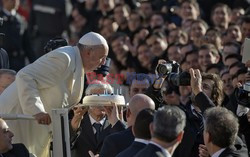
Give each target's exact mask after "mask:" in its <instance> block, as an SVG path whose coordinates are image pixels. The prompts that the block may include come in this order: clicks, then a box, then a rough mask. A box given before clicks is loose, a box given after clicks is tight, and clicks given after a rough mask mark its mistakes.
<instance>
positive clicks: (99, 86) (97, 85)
mask: <svg viewBox="0 0 250 157" xmlns="http://www.w3.org/2000/svg"><path fill="white" fill-rule="evenodd" d="M94 89H96V90H98V89H104V90H107V93H109V94H111V93H113V88H112V87H111V85H110V84H108V83H102V82H101V81H98V80H96V81H93V82H91V83H90V84H89V86H88V87H87V89H86V91H85V94H86V95H90V94H93V93H92V92H91V91H92V90H94Z"/></svg>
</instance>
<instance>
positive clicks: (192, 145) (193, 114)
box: [174, 68, 223, 157]
mask: <svg viewBox="0 0 250 157" xmlns="http://www.w3.org/2000/svg"><path fill="white" fill-rule="evenodd" d="M189 72H190V75H191V81H190V84H191V88H192V96H191V100H192V104H187V105H186V106H184V108H183V109H184V111H185V113H186V116H187V123H186V127H185V132H184V136H183V140H182V142H181V144H180V145H179V146H178V148H177V149H176V151H175V153H174V157H198V156H199V145H200V144H204V141H203V129H204V124H203V115H202V114H203V112H204V111H205V110H206V109H207V108H209V107H213V106H220V105H221V103H222V100H223V87H222V81H221V80H220V78H219V77H218V76H217V75H215V74H205V73H204V74H201V73H200V70H198V69H195V70H194V69H192V68H191V69H190V70H189Z"/></svg>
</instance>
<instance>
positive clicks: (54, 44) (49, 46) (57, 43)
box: [43, 37, 68, 53]
mask: <svg viewBox="0 0 250 157" xmlns="http://www.w3.org/2000/svg"><path fill="white" fill-rule="evenodd" d="M67 45H68V42H67V41H66V40H65V39H64V38H61V37H56V38H53V39H51V40H49V41H48V42H47V43H46V45H45V46H44V48H43V49H44V53H48V52H50V51H52V50H54V49H57V48H59V47H62V46H67Z"/></svg>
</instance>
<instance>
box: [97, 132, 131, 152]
mask: <svg viewBox="0 0 250 157" xmlns="http://www.w3.org/2000/svg"><path fill="white" fill-rule="evenodd" d="M133 141H134V135H133V133H132V128H131V127H129V128H128V129H126V130H124V131H120V132H117V133H114V134H112V135H109V136H108V137H107V138H106V139H105V140H104V143H103V147H102V149H101V152H100V157H115V156H116V155H117V154H119V153H120V152H122V151H123V150H125V149H126V148H128V147H129V146H130V145H131V144H132V143H133Z"/></svg>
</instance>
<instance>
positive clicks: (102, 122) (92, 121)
mask: <svg viewBox="0 0 250 157" xmlns="http://www.w3.org/2000/svg"><path fill="white" fill-rule="evenodd" d="M89 119H90V123H91V125H93V124H94V123H99V124H101V125H102V126H103V125H104V122H105V120H106V117H104V118H103V119H101V120H100V121H99V122H97V121H96V120H95V119H94V118H93V117H92V116H91V115H90V114H89Z"/></svg>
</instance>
